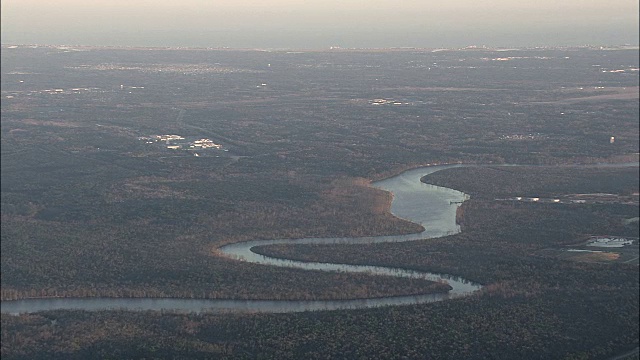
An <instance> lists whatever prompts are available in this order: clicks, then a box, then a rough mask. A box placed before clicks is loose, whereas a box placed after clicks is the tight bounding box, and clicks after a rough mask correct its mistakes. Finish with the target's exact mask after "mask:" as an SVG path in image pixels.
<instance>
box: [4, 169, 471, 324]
mask: <svg viewBox="0 0 640 360" xmlns="http://www.w3.org/2000/svg"><path fill="white" fill-rule="evenodd" d="M459 166H464V165H440V166H430V167H424V168H418V169H413V170H409V171H405V172H403V173H401V174H399V175H397V176H394V177H391V178H389V179H385V180H381V181H378V182H375V183H373V186H375V187H378V188H380V189H383V190H386V191H389V192H391V193H392V194H393V201H392V203H391V212H392V213H393V214H394V215H396V216H398V217H401V218H403V219H406V220H409V221H413V222H415V223H418V224H420V225H422V226H423V227H424V228H425V230H424V231H423V232H421V233H418V234H409V235H392V236H375V237H359V238H305V239H279V240H253V241H246V242H241V243H234V244H229V245H226V246H223V247H221V248H220V251H221V252H222V253H223V254H224V255H226V256H229V257H232V258H235V259H237V260H240V261H245V262H251V263H257V264H266V265H272V266H281V267H292V268H299V269H306V270H320V271H342V272H354V273H370V274H374V275H387V276H396V277H409V278H418V279H427V280H432V281H442V282H446V283H448V284H449V285H450V286H451V288H452V290H451V291H449V292H448V293H440V294H427V295H418V296H395V297H383V298H374V299H355V300H333V301H330V300H321V301H306V300H300V301H298V300H295V301H287V300H278V301H267V300H204V299H150V298H135V299H130V298H47V299H25V300H16V301H2V303H1V307H2V310H1V311H2V312H3V313H26V312H36V311H43V310H59V309H79V310H101V309H124V310H170V311H187V312H225V311H251V312H300V311H313V310H337V309H358V308H370V307H377V306H387V305H408V304H421V303H429V302H435V301H442V300H447V299H451V298H454V297H460V296H466V295H469V294H471V293H473V292H474V291H476V290H478V289H480V287H481V286H480V285H478V284H474V283H471V282H469V281H466V280H464V279H461V278H458V277H453V276H450V275H446V274H435V273H426V272H419V271H413V270H406V269H399V268H388V267H381V266H364V265H346V264H331V263H316V262H302V261H294V260H287V259H278V258H272V257H267V256H264V255H260V254H256V253H254V252H253V251H252V250H251V249H252V248H253V247H256V246H264V245H274V244H371V243H384V242H404V241H415V240H420V239H426V238H435V237H441V236H447V235H452V234H456V233H458V232H460V227H459V226H458V225H457V224H456V209H457V208H458V206H459V205H460V203H461V202H463V201H464V200H466V199H468V196H467V195H466V194H464V193H462V192H459V191H456V190H452V189H447V188H443V187H439V186H434V185H427V184H424V183H422V182H421V181H420V179H421V178H422V177H423V176H425V175H428V174H431V173H433V172H436V171H440V170H443V169H447V168H452V167H459Z"/></svg>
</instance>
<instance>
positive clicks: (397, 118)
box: [0, 47, 639, 359]
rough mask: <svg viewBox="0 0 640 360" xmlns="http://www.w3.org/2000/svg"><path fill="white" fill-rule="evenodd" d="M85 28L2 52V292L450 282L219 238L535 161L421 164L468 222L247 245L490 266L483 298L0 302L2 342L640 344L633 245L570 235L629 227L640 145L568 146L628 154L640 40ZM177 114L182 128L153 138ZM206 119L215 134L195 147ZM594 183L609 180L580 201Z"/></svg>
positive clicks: (403, 287)
mask: <svg viewBox="0 0 640 360" xmlns="http://www.w3.org/2000/svg"><path fill="white" fill-rule="evenodd" d="M80 50H82V51H67V50H65V49H58V48H56V47H35V48H30V47H17V48H12V49H7V48H3V49H2V53H1V56H2V63H1V64H2V78H1V79H0V82H1V85H2V101H1V115H2V117H1V122H0V128H1V129H0V130H1V131H0V139H1V142H0V145H1V146H0V155H1V158H2V162H1V166H2V172H1V180H2V181H1V183H0V186H1V193H0V195H1V205H2V207H1V212H0V217H1V220H2V232H1V247H2V248H1V250H2V251H1V255H0V259H1V264H2V271H1V273H0V276H1V297H2V300H3V301H7V300H12V299H19V298H34V297H100V296H104V297H153V298H156V297H163V298H166V297H175V298H216V299H354V298H369V297H382V296H388V295H401V294H422V293H429V292H443V291H446V290H447V287H446V285H443V284H439V283H434V282H429V281H426V280H417V279H399V278H394V277H381V276H373V275H370V274H345V273H331V272H320V271H315V272H309V271H302V270H296V269H289V268H279V267H273V266H265V265H257V264H248V263H242V262H239V261H235V260H233V259H229V258H225V257H222V256H220V254H219V252H218V250H217V249H218V248H219V247H220V246H222V245H224V244H228V243H233V242H238V241H244V240H252V239H279V238H305V237H344V236H376V235H392V234H409V233H415V232H419V231H421V230H422V228H421V226H419V225H417V224H413V223H410V222H408V221H405V220H403V219H399V218H396V217H394V216H393V215H392V214H391V213H390V212H389V206H390V203H391V201H392V196H391V195H390V194H388V193H385V192H383V191H381V190H379V189H376V188H373V187H371V186H370V182H371V181H373V180H377V179H382V178H385V177H388V176H391V175H394V174H397V173H399V172H401V171H403V170H406V169H410V168H414V167H417V166H424V165H429V164H440V163H458V162H461V163H467V164H489V165H490V164H526V165H535V166H526V167H506V166H500V167H498V166H483V167H467V168H459V169H449V170H446V171H442V172H437V173H434V174H431V175H429V176H428V177H427V178H425V179H423V181H425V182H428V183H432V184H436V185H442V186H446V187H450V188H453V189H458V190H461V191H464V192H466V193H468V194H470V195H471V200H469V201H467V202H465V203H464V204H463V205H462V206H461V207H460V208H459V211H458V222H459V223H460V224H461V226H462V229H463V231H462V233H460V234H456V235H452V236H448V237H445V238H439V239H429V240H423V241H416V242H410V243H402V244H400V243H398V244H377V245H340V246H328V245H288V246H269V247H258V248H256V249H255V250H256V251H257V252H260V253H264V254H269V255H273V256H277V257H286V258H290V259H301V260H307V261H312V260H313V261H324V262H338V263H350V264H371V265H381V266H392V267H400V268H407V269H417V270H423V271H430V272H443V273H448V274H453V275H456V276H461V277H464V278H467V279H470V280H473V281H475V282H478V283H480V284H482V285H484V288H483V290H482V291H481V292H480V293H478V294H475V295H473V296H471V297H467V298H462V299H454V300H448V301H445V302H440V303H434V304H423V305H412V306H399V307H388V308H379V309H363V310H349V311H335V312H307V313H298V314H183V313H172V312H126V311H116V310H111V311H96V312H83V311H47V312H41V313H35V314H22V315H10V314H4V313H3V314H2V319H1V325H2V330H1V336H2V345H1V354H2V357H3V358H5V357H6V358H7V359H38V358H40V359H52V358H60V359H62V358H65V359H71V358H78V359H80V358H247V359H255V358H274V359H276V358H277V359H282V358H309V359H326V358H344V359H360V358H361V359H370V358H398V359H423V358H434V359H436V358H437V359H459V358H469V359H473V358H476V359H514V358H527V359H548V358H565V359H592V358H593V359H606V358H607V357H609V356H613V355H616V354H618V353H622V352H625V351H627V350H630V349H633V348H635V347H637V344H638V343H637V338H638V323H639V321H638V265H637V264H638V261H637V259H638V258H637V256H638V254H637V253H638V250H637V249H638V244H637V241H635V243H634V244H632V245H630V246H627V247H624V248H620V249H606V251H604V252H602V253H586V252H575V253H571V252H568V251H567V249H575V248H579V249H581V250H584V249H586V248H587V247H585V245H584V243H585V242H586V241H587V240H588V239H589V238H591V237H593V236H623V237H627V238H631V239H637V237H638V231H639V230H638V221H637V218H638V167H637V166H635V167H626V168H615V167H611V168H608V167H594V168H588V167H580V168H570V167H565V166H564V165H569V164H595V163H627V162H635V163H637V161H638V151H639V140H638V139H639V126H638V122H637V119H638V116H639V109H638V72H637V71H632V69H637V68H638V67H639V65H638V53H637V51H633V50H615V51H600V50H597V49H589V48H582V49H523V50H510V51H506V52H505V51H501V52H494V51H491V50H480V49H478V50H465V51H442V52H430V51H421V50H407V51H393V52H384V51H326V52H296V53H288V52H284V51H274V52H258V51H230V50H229V51H227V50H170V49H164V50H159V49H156V50H144V49H116V48H84V49H80ZM496 59H501V60H500V61H498V60H496ZM504 59H508V60H504ZM596 65H597V66H596ZM619 70H621V71H619ZM167 134H176V135H179V136H180V137H183V138H184V143H174V142H171V141H169V140H166V141H165V140H162V141H160V140H154V139H157V138H155V137H154V136H161V135H167ZM203 138H204V139H208V140H210V141H212V142H215V143H216V144H220V146H221V147H220V148H211V149H201V148H199V150H197V151H196V150H194V148H191V147H189V145H188V144H187V142H189V143H190V144H194V141H195V140H196V139H203ZM176 146H177V147H178V148H176ZM196 155H197V156H196ZM541 165H544V166H541ZM547 165H551V166H547ZM558 165H563V166H558ZM595 193H606V194H609V195H607V197H606V198H605V197H599V198H593V197H589V198H586V199H588V200H589V201H585V202H572V201H573V200H583V199H585V198H582V197H577V196H579V195H580V196H581V195H583V194H595ZM512 197H549V198H561V199H563V200H567V201H566V203H565V202H563V203H543V202H540V203H533V202H522V201H512V200H509V199H510V198H512ZM634 257H635V259H634Z"/></svg>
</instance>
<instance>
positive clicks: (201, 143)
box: [138, 135, 227, 156]
mask: <svg viewBox="0 0 640 360" xmlns="http://www.w3.org/2000/svg"><path fill="white" fill-rule="evenodd" d="M138 140H141V141H144V142H145V143H146V144H157V143H160V142H164V145H165V146H166V148H167V149H171V150H191V151H194V150H205V149H217V150H223V151H227V150H226V149H223V148H222V145H220V144H216V143H214V142H213V141H212V140H211V139H207V138H199V139H196V140H189V139H187V138H186V137H184V136H181V135H151V136H148V137H147V136H141V137H139V138H138ZM193 155H194V156H200V154H199V153H197V152H194V153H193Z"/></svg>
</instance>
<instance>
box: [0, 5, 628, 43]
mask: <svg viewBox="0 0 640 360" xmlns="http://www.w3.org/2000/svg"><path fill="white" fill-rule="evenodd" d="M1 6H2V23H1V26H2V43H4V44H67V45H116V46H119V45H122V46H196V47H235V48H246V47H259V48H326V47H329V46H341V47H359V48H363V47H376V48H384V47H426V48H437V47H460V46H466V45H478V46H480V45H487V46H500V47H509V46H556V45H561V46H562V45H569V46H572V45H586V44H590V45H604V44H613V45H620V44H632V45H637V44H638V1H637V0H607V1H602V0H565V1H558V0H538V1H527V2H525V1H513V0H484V1H482V0H452V1H432V0H404V1H403V0H394V1H388V0H368V1H365V0H324V1H308V0H271V1H270V0H262V1H261V0H218V1H215V0H181V1H176V0H171V1H169V0H55V1H53V0H2V2H1Z"/></svg>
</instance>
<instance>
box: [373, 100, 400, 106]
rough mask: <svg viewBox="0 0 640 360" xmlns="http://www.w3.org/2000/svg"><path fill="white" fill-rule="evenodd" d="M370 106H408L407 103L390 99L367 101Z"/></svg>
mask: <svg viewBox="0 0 640 360" xmlns="http://www.w3.org/2000/svg"><path fill="white" fill-rule="evenodd" d="M369 103H370V104H371V105H409V103H408V102H401V101H397V100H390V99H373V100H371V101H369Z"/></svg>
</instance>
